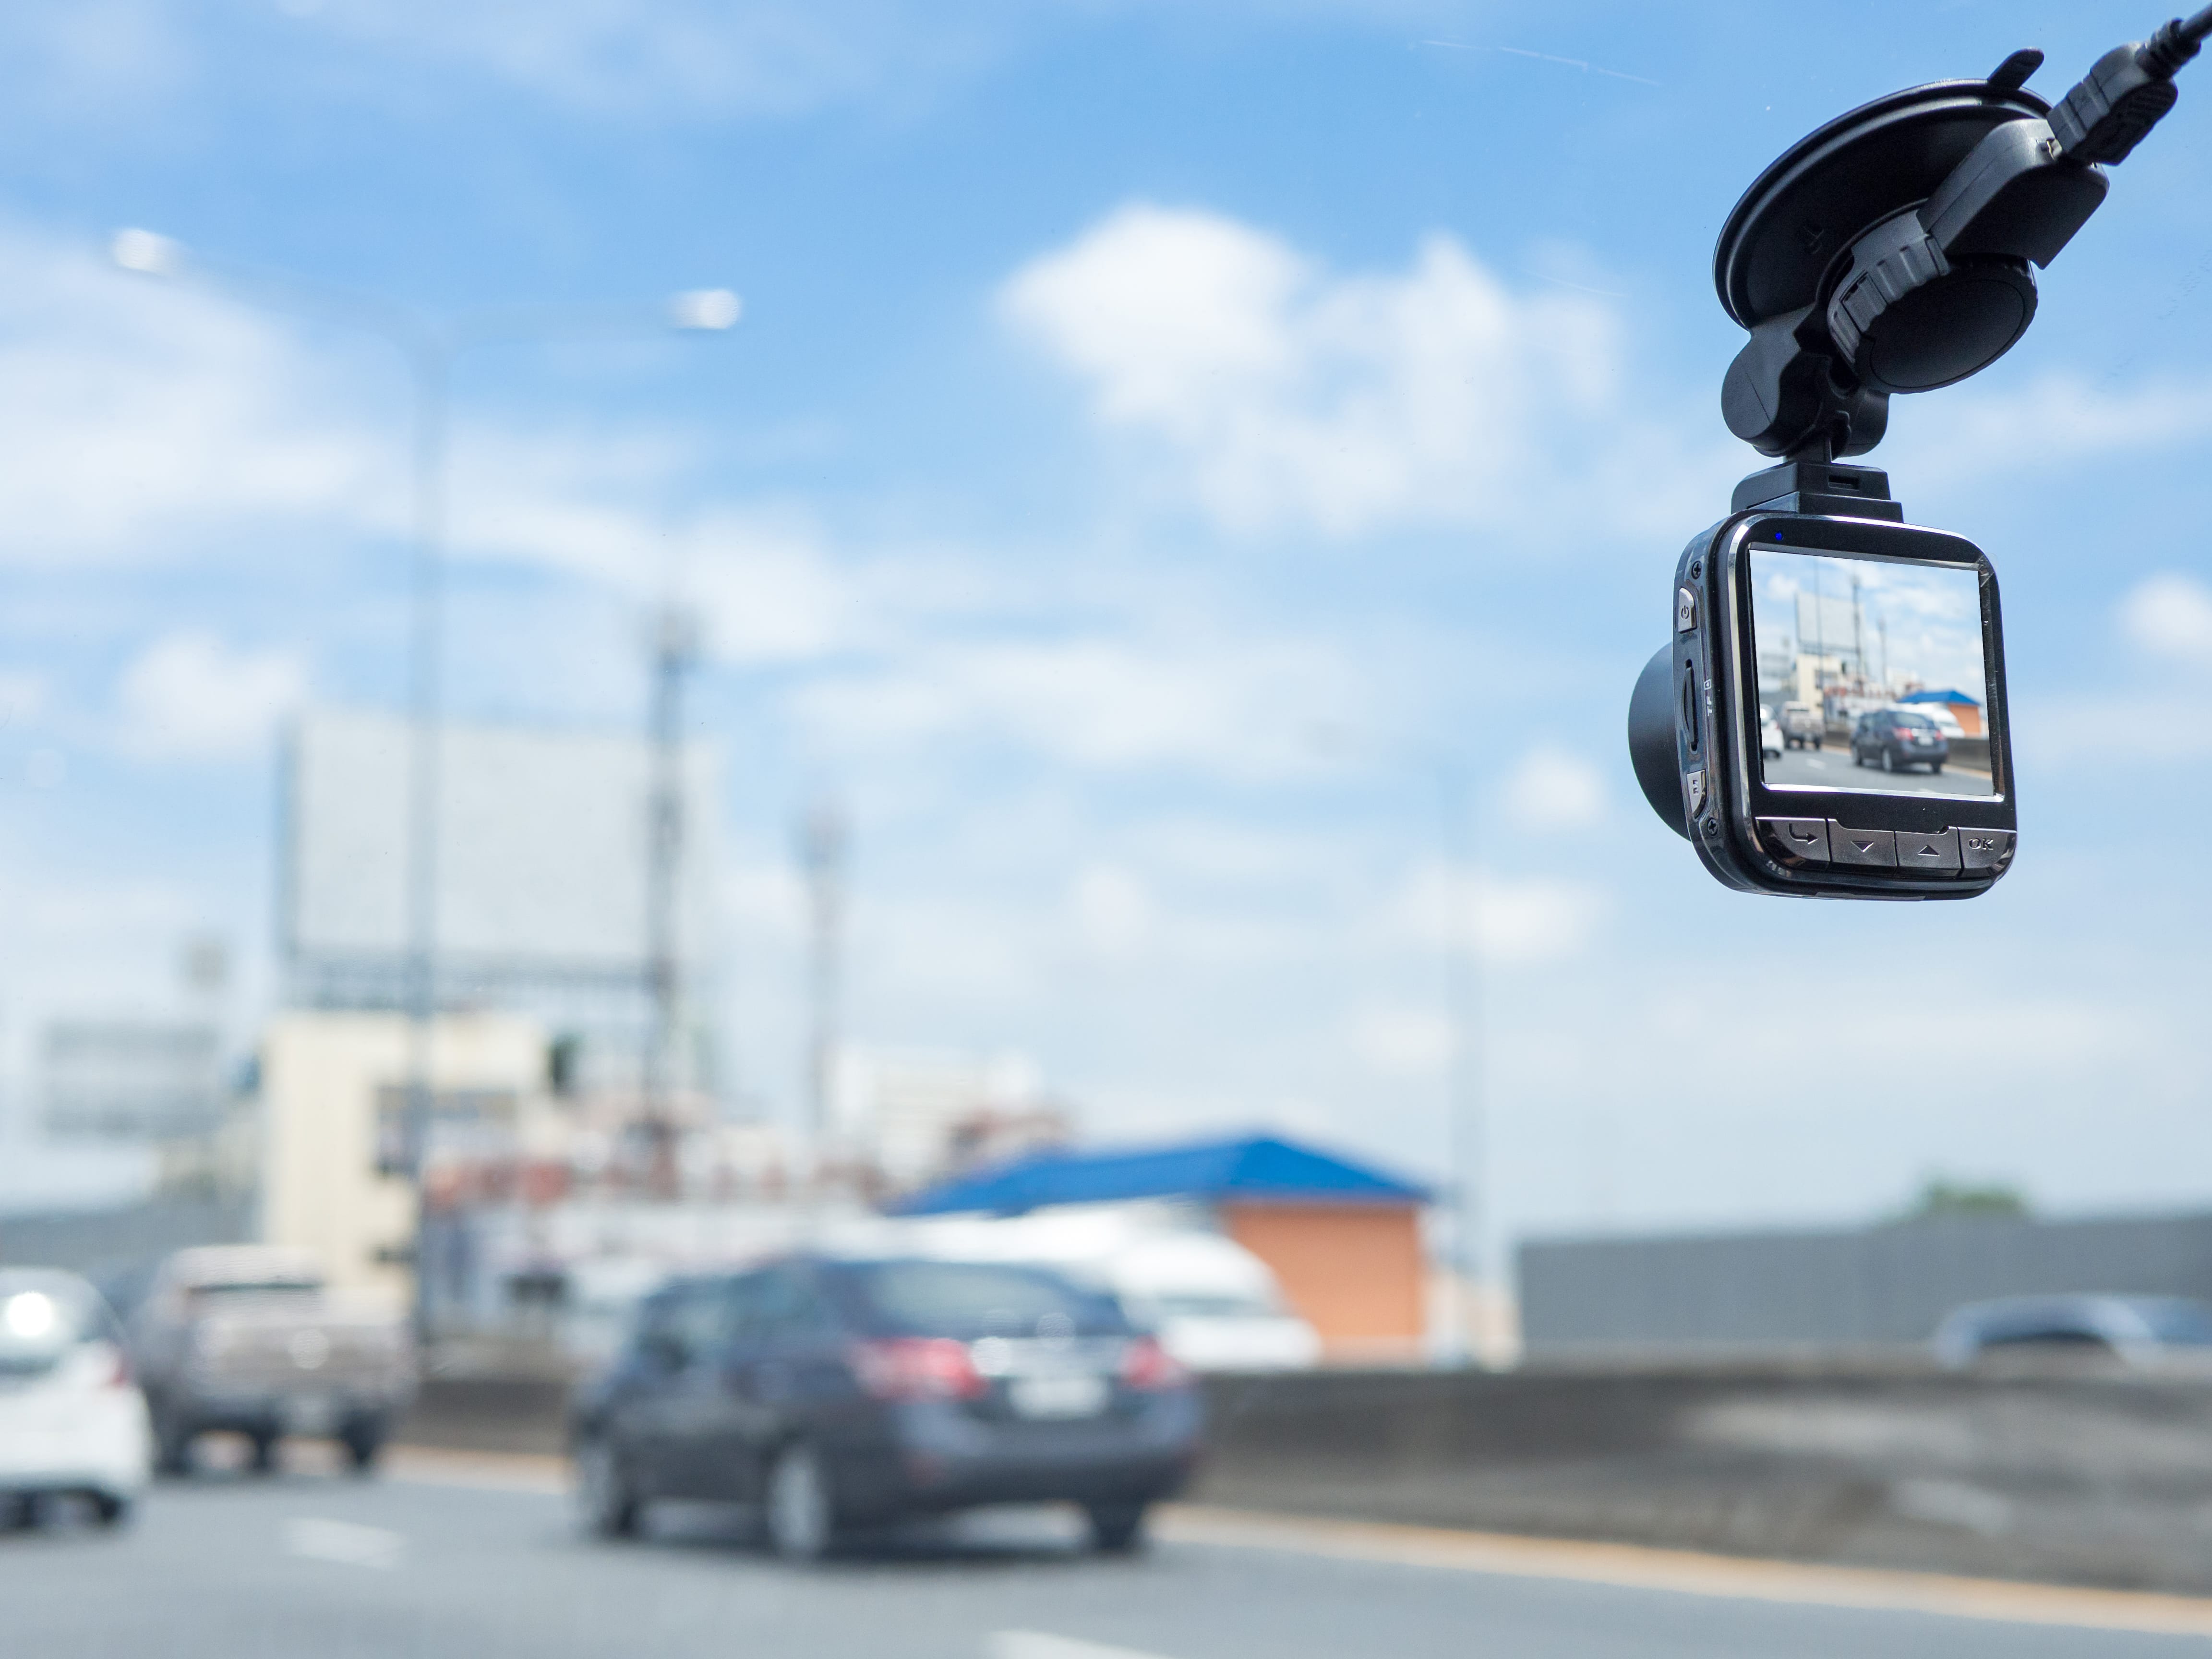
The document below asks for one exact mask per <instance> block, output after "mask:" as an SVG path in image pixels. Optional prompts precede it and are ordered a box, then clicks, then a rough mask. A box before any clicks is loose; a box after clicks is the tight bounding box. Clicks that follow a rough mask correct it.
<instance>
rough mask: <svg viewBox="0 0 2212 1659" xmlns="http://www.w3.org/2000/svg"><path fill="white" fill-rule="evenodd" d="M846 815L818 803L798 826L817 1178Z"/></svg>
mask: <svg viewBox="0 0 2212 1659" xmlns="http://www.w3.org/2000/svg"><path fill="white" fill-rule="evenodd" d="M847 842H848V836H847V832H846V825H845V817H844V814H843V813H842V812H841V811H838V810H837V807H836V805H835V804H834V803H832V802H829V801H827V800H820V801H817V802H816V803H815V804H814V805H813V806H812V807H811V808H809V809H808V811H807V812H806V815H805V817H803V818H801V819H800V820H799V867H800V868H801V869H803V870H805V872H806V886H807V898H808V901H809V907H810V908H811V913H812V915H811V921H812V923H813V927H812V935H813V961H812V963H811V975H810V979H809V991H810V1002H811V1010H810V1012H811V1030H810V1033H809V1038H808V1042H807V1054H806V1095H807V1102H806V1103H807V1122H806V1133H807V1138H808V1139H809V1141H810V1142H811V1150H812V1152H813V1155H814V1162H815V1167H816V1172H817V1177H818V1176H819V1172H820V1170H821V1166H822V1164H823V1162H824V1159H825V1156H826V1152H827V1149H828V1146H829V1105H830V1101H829V1096H830V1091H831V1090H832V1089H833V1088H834V1087H835V1086H836V1066H837V1014H838V1006H837V1005H838V994H839V991H840V990H841V989H842V984H841V979H842V968H843V962H842V955H843V952H842V945H843V932H844V921H845V857H846V851H847Z"/></svg>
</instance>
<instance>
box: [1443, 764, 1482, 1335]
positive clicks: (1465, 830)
mask: <svg viewBox="0 0 2212 1659" xmlns="http://www.w3.org/2000/svg"><path fill="white" fill-rule="evenodd" d="M1436 768H1437V774H1436V775H1437V802H1438V805H1439V807H1440V809H1441V817H1442V829H1443V850H1444V870H1445V881H1446V885H1445V892H1446V894H1447V895H1448V899H1447V903H1448V908H1447V910H1446V913H1445V914H1446V929H1445V934H1444V1019H1445V1029H1446V1030H1447V1032H1448V1033H1449V1043H1450V1054H1449V1060H1448V1062H1447V1073H1446V1076H1447V1081H1446V1090H1445V1106H1444V1117H1445V1133H1446V1138H1447V1140H1446V1147H1445V1158H1446V1161H1447V1164H1448V1166H1449V1170H1450V1172H1451V1182H1452V1252H1451V1261H1450V1267H1451V1287H1450V1288H1451V1297H1450V1302H1449V1308H1450V1316H1449V1325H1448V1330H1447V1337H1446V1340H1447V1342H1448V1343H1449V1358H1450V1359H1451V1360H1452V1362H1453V1363H1454V1364H1462V1365H1463V1364H1468V1362H1469V1361H1470V1360H1471V1359H1473V1358H1475V1357H1476V1346H1475V1343H1474V1336H1473V1333H1472V1332H1471V1331H1470V1330H1469V1328H1468V1310H1467V1305H1466V1297H1467V1295H1468V1291H1469V1289H1470V1288H1471V1287H1473V1286H1475V1285H1480V1283H1481V1282H1482V1271H1483V1266H1484V1261H1483V1249H1482V1237H1481V1229H1482V1226H1483V1222H1484V1215H1483V1212H1484V1208H1485V1206H1484V1203H1483V1197H1484V1194H1483V1190H1482V1186H1483V1180H1484V1176H1485V1174H1486V1169H1485V1164H1486V1158H1485V1154H1486V1152H1487V1150H1488V1148H1487V1145H1486V1130H1487V1128H1488V1125H1487V1123H1486V1121H1485V1117H1484V1110H1483V1108H1484V1101H1483V1090H1482V1054H1481V1043H1482V1031H1481V1019H1482V1017H1481V1007H1480V994H1481V972H1480V959H1479V953H1480V951H1481V949H1482V915H1481V909H1480V905H1481V894H1480V877H1479V876H1478V874H1477V872H1476V870H1475V867H1474V805H1473V792H1472V791H1471V790H1469V788H1468V782H1467V777H1466V775H1465V773H1464V771H1463V770H1462V769H1461V767H1460V765H1459V764H1458V763H1456V762H1455V761H1453V760H1449V759H1439V760H1438V761H1437V763H1436ZM1454 872H1463V876H1462V877H1459V878H1455V875H1454ZM1462 885H1463V888H1464V890H1463V891H1455V887H1460V886H1462Z"/></svg>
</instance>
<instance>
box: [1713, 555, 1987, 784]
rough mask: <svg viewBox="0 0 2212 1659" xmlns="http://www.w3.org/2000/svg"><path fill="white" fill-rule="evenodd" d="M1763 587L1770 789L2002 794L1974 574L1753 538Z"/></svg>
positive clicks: (1764, 739)
mask: <svg viewBox="0 0 2212 1659" xmlns="http://www.w3.org/2000/svg"><path fill="white" fill-rule="evenodd" d="M1751 589H1752V607H1751V608H1752V629H1753V636H1754V638H1755V639H1756V641H1757V642H1758V647H1759V749H1760V751H1761V756H1762V766H1761V769H1762V774H1763V775H1764V776H1765V780H1766V784H1767V787H1769V788H1772V789H1790V788H1797V789H1863V790H1866V791H1869V793H1877V794H1901V793H1908V792H1909V793H1927V794H1936V795H1989V794H1994V793H1996V789H1995V787H1994V786H1993V785H1992V783H1991V782H1990V728H1989V671H1988V665H1987V664H1986V663H1985V662H1984V659H1983V654H1982V607H1981V588H1980V582H1979V580H1978V577H1977V576H1976V574H1975V573H1974V572H1972V571H1971V570H1952V569H1943V568H1938V567H1936V566H1932V565H1924V564H1899V563H1892V562H1888V561H1886V560H1878V559H1845V558H1834V557H1830V556H1825V555H1821V554H1817V553H1802V552H1796V551H1785V550H1782V549H1780V548H1758V547H1754V548H1753V549H1752V550H1751Z"/></svg>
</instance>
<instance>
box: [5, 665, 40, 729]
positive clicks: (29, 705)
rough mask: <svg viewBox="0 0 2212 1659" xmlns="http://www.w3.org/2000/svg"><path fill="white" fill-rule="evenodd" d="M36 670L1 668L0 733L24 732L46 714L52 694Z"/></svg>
mask: <svg viewBox="0 0 2212 1659" xmlns="http://www.w3.org/2000/svg"><path fill="white" fill-rule="evenodd" d="M51 689H52V688H51V687H50V686H49V684H48V683H47V680H46V676H45V675H44V674H41V673H40V672H38V671H36V670H35V669H24V668H16V669H0V730H6V731H21V729H22V728H23V727H25V726H29V725H32V724H33V723H34V722H35V721H36V720H38V718H39V716H40V715H41V714H44V713H46V699H47V696H49V694H50V692H51Z"/></svg>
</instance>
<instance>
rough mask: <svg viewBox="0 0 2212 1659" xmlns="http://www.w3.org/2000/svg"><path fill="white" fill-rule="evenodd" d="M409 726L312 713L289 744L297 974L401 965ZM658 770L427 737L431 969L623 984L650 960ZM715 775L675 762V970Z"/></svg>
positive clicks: (503, 737)
mask: <svg viewBox="0 0 2212 1659" xmlns="http://www.w3.org/2000/svg"><path fill="white" fill-rule="evenodd" d="M410 732H411V728H410V725H409V723H408V722H407V721H406V720H403V719H400V718H398V717H397V716H395V715H390V714H362V713H355V712H349V711H341V710H332V709H323V710H316V711H313V712H311V713H309V714H306V715H304V716H303V717H301V720H299V722H298V723H297V725H296V726H295V728H294V730H293V732H292V737H291V744H290V750H289V757H288V758H289V779H288V789H287V800H286V805H287V813H286V819H287V821H286V825H285V839H286V842H287V845H286V848H285V854H286V857H285V871H286V882H285V891H284V893H283V896H282V903H283V917H284V929H285V934H286V943H287V945H289V949H290V951H291V952H292V954H293V956H294V958H295V962H299V963H307V964H315V963H322V964H332V965H337V964H349V965H355V966H358V967H362V968H368V969H374V968H376V967H379V966H381V965H385V964H396V963H399V962H400V961H402V960H404V956H405V953H406V949H407V943H408V941H407V881H408V868H407V848H408V823H409V799H410V787H409V786H410V778H411V776H412V769H411V767H410ZM654 767H655V755H654V751H653V748H652V746H651V745H650V744H648V743H647V742H646V741H645V739H644V738H641V737H630V736H626V735H620V734H615V733H609V732H588V731H571V730H562V729H559V728H546V727H531V726H489V725H483V726H478V725H463V724H447V725H445V726H441V727H440V728H439V732H438V779H439V790H438V808H437V811H438V836H437V860H436V863H437V895H438V919H437V936H438V957H439V961H440V963H441V965H442V966H443V967H444V968H446V969H449V970H450V969H467V970H470V971H473V972H479V973H483V972H489V973H513V974H518V975H631V974H636V973H639V972H641V970H642V969H643V968H644V966H645V964H646V963H647V958H648V957H649V954H650V945H649V939H650V934H649V931H648V927H649V916H648V913H647V893H648V890H649V889H648V879H649V878H648V870H649V866H650V850H651V845H652V838H651V824H652V816H653V780H654V775H655V773H654ZM678 770H679V776H680V779H681V783H680V790H681V797H682V799H683V802H684V812H683V834H682V836H681V841H680V847H679V852H678V864H677V874H676V883H675V890H676V895H677V903H676V913H677V917H678V928H677V941H678V957H679V960H680V961H682V962H683V963H686V964H690V965H694V966H696V965H697V964H699V963H703V961H704V960H705V958H706V957H707V954H708V950H709V948H710V945H711V931H712V927H711V924H712V918H713V914H714V904H715V899H716V881H715V871H716V862H717V861H716V851H717V848H718V847H719V845H720V838H721V828H720V820H719V816H718V813H717V811H716V803H717V801H718V800H719V799H720V788H719V775H720V766H719V763H718V760H717V757H716V755H715V752H714V749H713V747H712V746H711V745H709V744H704V743H696V742H695V743H690V744H685V745H684V750H683V752H682V757H681V762H680V765H679V769H678Z"/></svg>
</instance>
